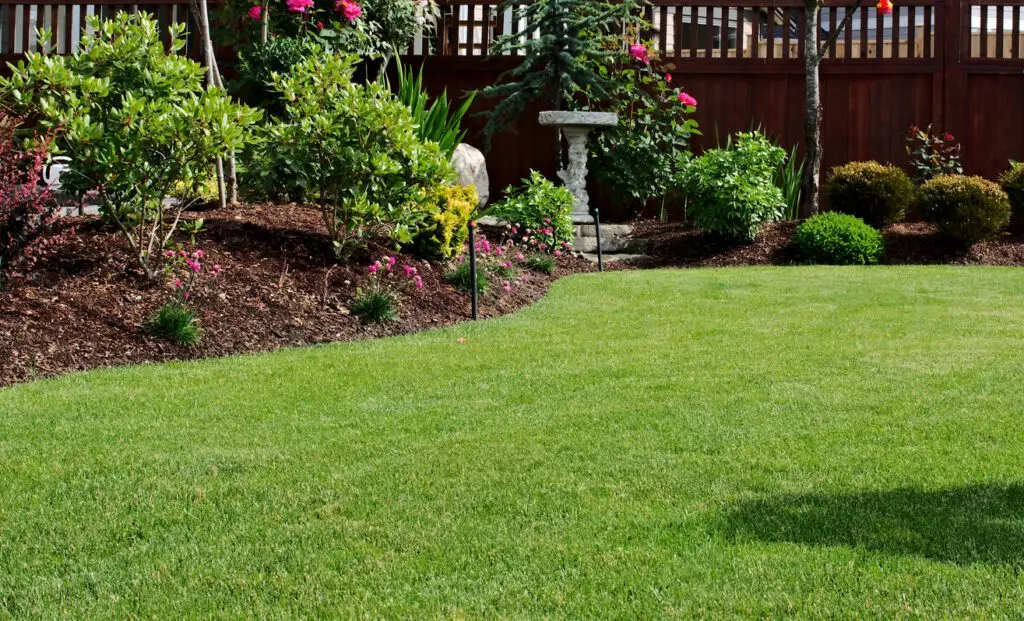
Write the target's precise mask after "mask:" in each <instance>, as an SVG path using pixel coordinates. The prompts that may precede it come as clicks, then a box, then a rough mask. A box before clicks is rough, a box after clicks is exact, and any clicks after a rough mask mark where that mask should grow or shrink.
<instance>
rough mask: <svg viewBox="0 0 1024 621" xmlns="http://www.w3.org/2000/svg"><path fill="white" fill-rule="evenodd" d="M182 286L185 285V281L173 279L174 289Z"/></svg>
mask: <svg viewBox="0 0 1024 621" xmlns="http://www.w3.org/2000/svg"><path fill="white" fill-rule="evenodd" d="M184 286H185V283H183V282H181V281H180V280H175V281H174V288H175V289H181V288H182V287H184Z"/></svg>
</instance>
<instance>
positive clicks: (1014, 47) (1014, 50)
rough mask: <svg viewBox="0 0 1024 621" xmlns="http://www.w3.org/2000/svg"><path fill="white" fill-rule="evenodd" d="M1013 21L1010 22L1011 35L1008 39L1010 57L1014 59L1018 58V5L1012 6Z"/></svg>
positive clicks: (1019, 33)
mask: <svg viewBox="0 0 1024 621" xmlns="http://www.w3.org/2000/svg"><path fill="white" fill-rule="evenodd" d="M1012 15H1013V18H1012V19H1013V23H1012V24H1010V36H1011V37H1013V38H1012V40H1011V41H1010V58H1013V59H1014V60H1018V59H1020V35H1021V32H1020V5H1015V6H1014V7H1013V13H1012Z"/></svg>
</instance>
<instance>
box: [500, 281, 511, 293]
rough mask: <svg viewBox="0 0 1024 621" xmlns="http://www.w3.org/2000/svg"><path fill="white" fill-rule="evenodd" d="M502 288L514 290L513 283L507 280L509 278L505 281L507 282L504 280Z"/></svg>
mask: <svg viewBox="0 0 1024 621" xmlns="http://www.w3.org/2000/svg"><path fill="white" fill-rule="evenodd" d="M501 288H502V289H504V290H505V291H511V290H512V284H511V283H510V282H509V281H507V280H506V281H505V282H504V283H503V284H502V285H501Z"/></svg>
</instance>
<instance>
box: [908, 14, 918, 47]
mask: <svg viewBox="0 0 1024 621" xmlns="http://www.w3.org/2000/svg"><path fill="white" fill-rule="evenodd" d="M907 10H908V11H909V12H910V16H909V17H907V58H917V7H916V6H908V7H907Z"/></svg>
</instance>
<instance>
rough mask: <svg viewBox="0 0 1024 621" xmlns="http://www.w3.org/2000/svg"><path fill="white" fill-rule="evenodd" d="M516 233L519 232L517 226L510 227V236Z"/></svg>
mask: <svg viewBox="0 0 1024 621" xmlns="http://www.w3.org/2000/svg"><path fill="white" fill-rule="evenodd" d="M518 232H519V227H518V226H513V227H512V234H513V235H515V234H516V233H518Z"/></svg>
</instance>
